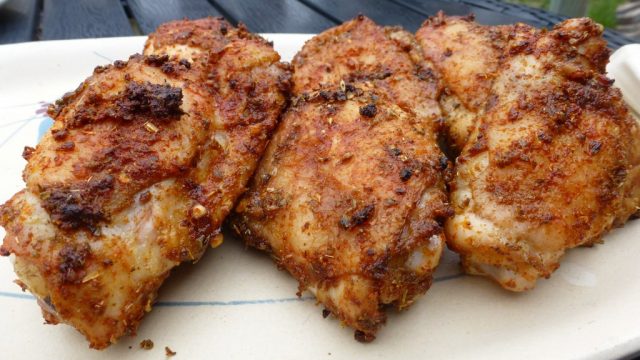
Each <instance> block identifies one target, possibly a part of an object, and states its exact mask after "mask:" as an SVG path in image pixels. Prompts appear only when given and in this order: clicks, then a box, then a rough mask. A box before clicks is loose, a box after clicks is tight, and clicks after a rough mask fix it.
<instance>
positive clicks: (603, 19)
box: [507, 0, 626, 28]
mask: <svg viewBox="0 0 640 360" xmlns="http://www.w3.org/2000/svg"><path fill="white" fill-rule="evenodd" d="M549 1H550V0H507V2H510V3H517V4H524V5H528V6H531V7H537V8H542V9H546V10H548V9H549ZM625 1H626V0H589V8H588V15H589V17H590V18H592V19H594V20H595V21H597V22H599V23H601V24H602V25H604V26H606V27H610V28H614V27H616V9H617V8H618V5H620V4H622V3H624V2H625Z"/></svg>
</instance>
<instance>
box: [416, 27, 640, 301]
mask: <svg viewBox="0 0 640 360" xmlns="http://www.w3.org/2000/svg"><path fill="white" fill-rule="evenodd" d="M470 21H471V20H469V19H457V18H446V17H444V16H438V17H437V18H435V19H431V20H429V21H427V22H426V23H425V25H424V27H423V28H422V29H421V30H420V31H419V32H418V39H419V41H421V43H422V44H423V46H424V47H425V48H427V47H428V46H430V47H431V48H430V50H429V51H425V55H426V56H427V58H430V59H432V60H433V61H434V63H435V64H436V68H437V69H438V70H439V72H441V73H442V74H443V75H442V76H443V78H444V79H448V80H447V81H448V82H450V83H448V84H447V86H448V87H449V88H456V87H458V86H460V87H459V88H458V90H455V94H456V96H457V97H458V98H459V99H460V98H463V97H464V95H461V94H462V93H463V92H464V91H469V90H470V89H471V88H473V87H474V85H473V84H471V85H464V84H463V85H460V84H461V83H464V81H465V80H458V78H457V77H456V73H460V74H463V75H462V77H463V78H464V79H469V78H474V77H475V78H476V79H478V78H480V79H484V75H483V74H486V73H492V75H491V76H490V77H489V78H490V79H491V85H490V86H487V85H486V83H485V82H484V80H482V81H480V82H479V83H480V84H482V85H481V86H479V87H478V88H477V89H478V97H479V98H480V99H485V103H484V104H480V105H479V106H478V107H477V108H476V110H474V108H473V107H468V108H467V109H466V110H465V111H467V110H469V111H471V112H472V113H474V114H473V115H474V116H475V117H473V119H472V122H471V127H470V128H471V129H472V130H471V132H470V135H469V138H468V140H467V141H466V142H464V147H463V148H462V153H461V155H460V157H458V159H457V161H456V175H455V177H454V180H453V182H452V183H451V197H450V199H451V202H452V205H453V206H454V210H455V216H454V217H453V218H452V219H450V220H449V221H448V222H447V225H446V233H447V239H448V244H449V246H450V247H451V248H452V249H453V250H455V251H457V252H459V253H460V255H461V257H462V264H463V267H464V268H465V270H466V271H467V272H468V273H471V274H478V275H486V276H490V277H492V278H493V279H494V280H496V281H497V282H499V283H500V284H501V285H502V286H503V287H505V288H506V289H509V290H513V291H522V290H526V289H531V288H532V287H534V285H535V282H536V280H537V279H538V278H540V277H545V278H548V277H549V276H550V275H551V273H552V272H553V271H554V270H555V269H556V268H557V267H558V266H559V260H560V258H561V257H562V255H563V254H564V252H565V250H566V249H568V248H572V247H575V246H580V245H592V244H594V243H598V242H601V241H602V236H603V235H604V234H605V233H606V232H607V231H609V230H610V229H611V228H612V227H614V226H621V225H622V224H624V223H625V222H626V221H627V219H628V218H629V217H630V216H631V215H633V214H634V213H635V212H637V211H638V209H639V205H640V130H639V127H638V124H637V123H636V121H634V120H633V119H632V117H631V116H630V115H629V113H628V111H627V109H626V107H625V105H624V103H623V102H622V98H621V94H620V92H619V91H618V90H617V89H615V88H613V87H612V86H611V84H612V81H611V80H609V79H607V78H606V77H605V75H604V67H605V64H606V62H607V58H608V54H609V52H608V50H607V48H606V43H605V41H604V40H603V39H602V38H601V34H602V27H601V26H600V25H598V24H596V23H594V22H592V21H591V20H589V19H571V20H567V21H565V22H563V23H561V24H559V25H557V26H556V27H555V28H554V29H553V30H551V31H549V32H541V31H538V30H536V29H533V28H531V27H528V26H526V25H522V24H518V25H515V26H513V27H511V29H510V30H509V31H508V35H507V36H505V37H504V38H502V39H503V40H499V41H498V43H500V41H503V44H502V45H499V46H498V47H495V46H494V45H489V43H490V42H491V41H492V40H491V39H493V38H492V35H491V34H495V33H496V31H497V32H498V33H500V32H501V30H495V29H493V30H492V29H490V28H486V27H481V26H479V25H477V24H473V23H471V22H470ZM449 26H451V27H453V28H454V29H461V28H468V29H472V31H469V32H459V33H458V35H456V38H457V39H458V40H457V41H454V43H466V44H467V46H465V47H464V48H463V49H457V50H452V49H451V45H450V44H445V43H444V41H441V40H438V39H439V36H440V35H438V34H444V33H448V32H450V31H453V30H448V29H447V28H448V27H449ZM499 38H500V36H499ZM489 47H490V48H489ZM501 48H502V49H503V50H500V49H501ZM456 51H460V52H462V53H463V54H460V55H457V54H456ZM474 52H475V53H476V54H477V57H478V58H480V57H483V56H491V57H494V56H497V59H498V60H497V62H496V61H495V60H480V61H479V65H478V66H477V70H474V69H466V70H464V71H461V68H460V66H459V64H457V63H456V61H457V60H456V59H462V58H464V57H466V56H471V54H473V53H474ZM445 54H448V56H449V58H450V59H453V60H445V61H441V62H437V59H442V58H443V55H445ZM496 64H497V65H496ZM485 67H486V70H484V69H485ZM445 103H446V100H445ZM465 106H466V105H465ZM445 107H446V105H445ZM448 121H451V122H456V121H458V120H457V118H456V117H455V115H454V117H453V118H451V119H449V120H448ZM456 126H457V125H454V126H450V129H452V128H456ZM450 135H451V137H452V138H453V141H459V140H463V139H464V136H461V137H459V138H456V137H457V136H458V134H456V133H455V130H454V131H452V134H450Z"/></svg>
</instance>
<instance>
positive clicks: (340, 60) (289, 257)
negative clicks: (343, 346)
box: [232, 17, 452, 341]
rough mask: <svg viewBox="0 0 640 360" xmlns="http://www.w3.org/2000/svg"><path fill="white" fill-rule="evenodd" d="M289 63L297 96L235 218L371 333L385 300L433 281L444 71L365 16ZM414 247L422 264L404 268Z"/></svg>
mask: <svg viewBox="0 0 640 360" xmlns="http://www.w3.org/2000/svg"><path fill="white" fill-rule="evenodd" d="M371 59H375V61H372V60H371ZM293 66H294V76H293V79H294V93H295V94H297V96H295V97H294V98H293V99H292V105H291V107H290V108H289V109H288V111H287V112H286V113H285V115H284V116H283V120H282V122H281V126H280V127H279V128H278V131H277V132H276V134H275V135H274V138H273V139H272V141H271V143H270V144H269V147H268V149H267V152H266V153H265V156H264V158H263V160H262V162H261V164H260V166H259V168H258V171H257V173H256V175H255V177H254V179H253V181H252V182H251V185H250V187H249V190H248V192H247V193H246V194H245V196H244V197H243V198H242V200H241V201H240V203H239V205H238V207H237V208H236V213H235V214H234V216H233V218H232V225H233V228H234V229H235V231H236V232H237V233H238V235H239V236H241V237H242V238H243V239H244V240H245V242H246V243H247V244H248V245H250V246H252V247H256V248H258V249H261V250H265V251H269V252H270V253H271V254H272V256H273V258H274V260H275V261H276V263H277V264H278V266H279V267H281V268H284V269H286V270H288V271H289V272H290V273H291V274H292V275H293V276H294V277H295V278H296V279H297V280H298V281H299V282H300V290H305V289H310V290H311V291H312V292H314V293H315V295H316V297H317V299H318V301H319V302H321V303H322V304H323V306H325V307H326V309H328V311H330V313H332V314H334V315H335V316H336V317H338V318H339V319H340V320H341V321H343V322H344V323H345V324H347V325H349V326H351V327H353V328H355V329H356V339H358V340H360V341H371V340H373V338H375V333H376V331H377V330H378V328H379V327H380V326H381V325H382V324H383V323H384V322H385V318H386V317H385V314H384V307H385V305H387V304H390V305H393V306H395V307H397V308H400V309H402V308H405V307H407V306H408V305H410V304H411V303H412V302H413V301H414V300H415V298H416V297H417V296H418V295H420V294H422V293H424V292H425V291H426V290H427V289H428V288H429V286H430V285H431V279H432V270H433V267H435V265H436V264H437V262H438V260H439V256H440V251H441V250H442V248H441V246H442V243H441V240H442V238H441V236H442V233H443V228H442V225H443V223H444V220H445V219H446V218H447V217H448V216H450V215H451V214H452V212H451V209H450V208H449V206H448V205H447V197H446V194H445V192H444V172H446V170H445V168H447V169H448V168H450V167H449V164H448V161H447V160H446V158H445V157H444V156H443V154H442V153H441V152H440V151H439V149H438V148H437V146H436V142H435V133H436V131H435V129H436V124H437V121H436V120H437V119H438V118H439V111H438V106H437V103H436V101H435V98H436V96H437V93H438V89H439V86H438V82H437V78H436V77H435V75H434V74H433V72H432V71H431V69H430V67H429V64H427V63H425V62H424V61H422V57H421V55H420V50H419V48H417V45H416V43H415V41H414V40H413V37H412V36H411V35H410V34H408V33H406V32H404V31H401V30H399V29H397V28H382V27H378V26H377V25H375V24H374V23H373V22H372V21H371V20H369V19H367V18H365V17H358V18H357V19H354V20H352V21H349V22H346V23H345V24H343V25H341V26H338V27H335V28H332V29H329V30H327V31H326V32H324V33H322V34H320V35H318V36H316V37H314V38H313V39H312V40H310V41H308V42H307V43H306V44H305V46H304V48H303V49H302V50H301V51H300V52H299V53H298V54H297V55H296V57H295V59H294V61H293ZM443 164H444V166H443ZM432 238H433V239H432ZM430 239H432V240H430ZM430 241H432V242H433V243H434V245H433V247H429V243H430ZM417 249H423V250H424V251H423V253H422V254H423V256H424V258H422V257H421V258H420V259H423V260H425V261H427V259H428V264H427V265H424V267H423V268H422V269H421V270H420V271H417V270H415V269H412V268H411V267H410V266H408V265H407V264H408V263H409V258H410V256H411V255H412V254H414V252H416V251H419V250H417ZM420 251H422V250H420ZM421 264H422V263H421Z"/></svg>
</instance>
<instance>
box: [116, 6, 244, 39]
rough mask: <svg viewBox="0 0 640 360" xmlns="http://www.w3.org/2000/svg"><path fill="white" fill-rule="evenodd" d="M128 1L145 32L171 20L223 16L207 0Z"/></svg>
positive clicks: (151, 30) (141, 28)
mask: <svg viewBox="0 0 640 360" xmlns="http://www.w3.org/2000/svg"><path fill="white" fill-rule="evenodd" d="M127 2H128V4H129V8H130V9H131V13H132V14H133V17H134V18H135V20H136V21H137V23H138V26H139V27H140V30H141V31H142V32H143V33H144V34H148V33H150V32H153V31H154V30H155V29H156V28H157V27H158V25H160V24H162V23H164V22H167V21H171V20H179V19H184V18H189V19H198V18H203V17H207V16H222V14H221V13H220V12H219V11H218V10H217V9H216V8H215V7H214V6H213V5H211V3H209V2H208V1H207V0H128V1H127ZM229 20H232V19H229Z"/></svg>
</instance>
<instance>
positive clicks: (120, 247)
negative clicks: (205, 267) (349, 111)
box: [0, 18, 290, 349]
mask: <svg viewBox="0 0 640 360" xmlns="http://www.w3.org/2000/svg"><path fill="white" fill-rule="evenodd" d="M278 60H279V56H278V55H277V53H276V52H275V51H274V50H273V49H272V47H271V46H270V45H269V44H268V43H267V42H266V41H265V40H263V39H261V38H259V37H257V36H255V35H252V34H250V33H248V32H247V31H246V30H244V29H235V28H233V27H231V26H230V25H229V24H228V23H227V22H225V21H223V20H219V19H211V18H209V19H201V20H196V21H179V22H173V23H169V24H165V25H162V26H161V27H160V28H159V29H158V31H157V32H156V33H155V34H152V35H151V36H150V38H149V40H148V42H147V45H146V51H145V55H134V56H132V57H131V58H130V59H129V60H128V61H116V62H115V63H114V64H113V65H109V66H104V67H98V68H96V69H95V71H94V73H93V75H92V76H91V77H89V78H88V79H87V80H85V81H84V82H83V83H82V84H81V85H80V87H79V88H78V89H77V90H75V91H74V92H73V93H70V94H68V95H65V96H64V97H63V98H62V100H60V101H59V102H57V103H56V105H55V106H52V107H51V108H50V109H49V114H50V115H51V117H52V118H54V120H55V123H54V125H53V127H52V129H51V130H50V131H49V132H48V133H47V134H46V135H45V136H44V138H43V139H42V141H41V142H40V144H39V145H38V146H37V148H36V149H33V148H25V152H24V157H25V159H27V160H28V164H27V166H26V169H25V171H24V180H25V182H26V189H24V190H22V191H20V192H19V193H17V194H16V195H14V196H13V198H12V199H11V200H9V201H8V202H7V203H6V204H4V205H3V206H2V208H1V210H0V223H1V224H2V226H4V228H5V229H6V231H7V235H6V237H5V239H4V243H3V245H2V247H0V251H1V253H2V255H5V256H7V255H10V254H11V255H13V256H15V271H16V273H17V275H18V278H19V280H18V281H17V282H18V284H20V285H21V286H22V287H23V288H24V289H27V290H29V291H30V292H31V293H33V294H34V295H35V296H36V297H37V298H38V302H39V304H40V306H41V307H42V311H43V315H44V317H45V319H46V321H47V322H48V323H53V324H56V323H59V322H62V323H67V324H70V325H72V326H74V327H75V328H76V329H78V330H79V331H80V332H81V333H82V334H84V335H85V336H86V338H87V339H88V340H89V342H90V344H91V347H93V348H96V349H102V348H105V347H107V346H108V345H110V344H111V343H114V342H116V341H117V339H118V338H119V337H121V336H122V335H125V334H134V333H135V331H136V328H137V327H138V323H139V322H140V320H141V318H142V317H143V315H144V314H145V313H146V312H148V311H150V310H151V306H152V304H153V302H154V300H155V298H156V293H157V291H158V288H159V287H160V285H161V284H162V282H163V280H164V279H165V278H166V277H167V276H168V275H169V271H170V270H171V269H172V268H174V267H175V266H177V265H179V264H180V263H181V262H183V261H192V262H195V261H197V260H198V259H199V258H200V256H202V254H203V252H204V250H205V249H206V247H207V246H208V245H209V244H211V245H212V246H216V245H218V244H219V243H220V241H221V240H222V235H221V234H220V226H221V223H222V221H223V220H224V218H225V217H226V215H227V214H228V212H229V211H230V209H231V208H232V206H233V205H234V201H235V200H236V198H237V197H238V196H239V195H240V193H241V192H242V191H243V189H244V186H245V183H246V182H247V180H248V178H249V177H250V176H251V174H252V173H253V170H254V169H255V166H256V164H257V161H258V159H259V157H260V155H261V153H262V152H263V150H264V148H265V146H266V142H267V139H268V138H269V136H270V133H271V132H272V130H273V129H274V127H275V125H276V122H277V119H278V116H279V114H280V112H281V110H282V108H283V106H284V104H285V96H286V94H285V91H286V88H287V86H288V79H289V77H290V75H289V72H288V70H287V68H286V67H285V66H283V65H282V64H280V63H279V62H278Z"/></svg>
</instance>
